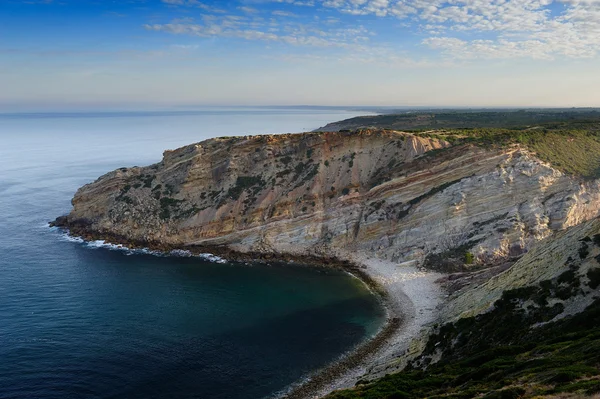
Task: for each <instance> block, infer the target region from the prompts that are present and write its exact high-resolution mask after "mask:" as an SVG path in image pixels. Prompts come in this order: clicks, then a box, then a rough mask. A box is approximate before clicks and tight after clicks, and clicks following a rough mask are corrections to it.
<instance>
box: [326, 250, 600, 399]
mask: <svg viewBox="0 0 600 399" xmlns="http://www.w3.org/2000/svg"><path fill="white" fill-rule="evenodd" d="M584 255H585V256H587V255H586V254H584ZM586 276H587V277H586ZM599 285H600V268H594V269H591V270H590V271H589V272H588V273H587V274H584V275H581V276H580V275H579V274H578V272H577V266H576V265H574V264H573V265H570V267H569V269H568V270H567V271H565V273H563V274H562V275H560V276H559V277H557V278H555V279H553V280H546V281H542V282H540V283H539V285H536V286H532V287H527V288H520V289H514V290H509V291H506V292H504V295H503V296H502V298H501V299H499V300H498V301H497V302H496V303H495V305H494V309H493V310H492V311H491V312H488V313H486V314H483V315H479V316H476V317H470V318H465V319H461V320H459V321H458V322H456V323H451V324H447V325H444V326H442V327H441V328H439V330H438V332H437V333H435V334H434V335H432V336H430V339H429V342H428V344H427V347H426V349H425V351H424V353H423V354H422V355H421V356H420V358H418V359H417V360H416V361H414V362H413V363H412V364H411V365H409V367H408V368H406V369H405V370H404V371H402V372H400V373H397V374H393V375H387V376H385V377H383V378H382V379H380V380H377V381H375V382H365V383H362V384H361V383H359V384H357V385H358V386H357V387H356V388H355V389H353V390H347V391H340V392H336V393H333V394H331V395H330V396H329V397H328V398H329V399H358V398H361V399H375V398H378V399H379V398H388V399H400V398H407V399H410V398H415V399H416V398H473V397H483V398H500V399H511V398H533V397H544V396H553V395H557V394H562V393H573V394H581V395H592V394H595V393H600V297H598V296H596V298H595V302H594V303H593V304H592V305H590V306H589V307H588V308H587V309H586V310H585V311H584V312H582V313H580V314H578V315H576V316H573V317H570V318H566V319H562V320H560V321H556V322H552V323H547V322H548V321H550V320H551V319H553V318H554V317H555V316H556V315H557V314H560V313H561V312H562V310H563V308H562V304H561V303H560V302H558V301H557V298H558V299H560V298H565V299H566V298H569V297H571V296H573V295H578V293H580V292H581V289H582V288H585V289H588V287H589V288H591V289H597V288H598V286H599ZM584 286H586V287H584ZM544 323H547V324H544ZM540 324H541V326H540ZM435 355H437V356H441V360H440V361H439V362H438V363H435V364H429V363H430V362H431V359H432V358H434V356H435Z"/></svg>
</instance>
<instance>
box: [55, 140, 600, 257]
mask: <svg viewBox="0 0 600 399" xmlns="http://www.w3.org/2000/svg"><path fill="white" fill-rule="evenodd" d="M599 211H600V184H599V182H598V181H584V180H582V179H578V178H575V177H572V176H567V175H564V174H563V173H561V172H560V171H558V170H556V169H554V168H552V167H551V166H550V165H548V164H545V163H543V162H542V161H540V160H539V159H537V158H536V157H535V156H534V154H532V153H530V152H528V151H527V150H526V149H523V148H520V147H518V146H513V147H509V148H495V149H484V148H481V147H477V146H474V145H469V144H461V145H455V146H452V145H450V143H448V142H446V141H444V140H442V139H439V138H426V137H423V136H417V135H413V134H408V133H403V132H396V131H383V130H375V131H374V130H361V131H356V132H334V133H304V134H284V135H264V136H245V137H226V138H217V139H210V140H206V141H203V142H201V143H198V144H193V145H189V146H186V147H183V148H180V149H177V150H175V151H166V152H165V153H164V158H163V160H162V161H161V162H160V163H157V164H155V165H151V166H148V167H141V168H140V167H134V168H122V169H119V170H116V171H114V172H110V173H108V174H106V175H104V176H102V177H100V178H99V179H98V180H96V181H95V182H93V183H91V184H88V185H86V186H84V187H82V188H81V189H79V190H78V192H77V193H76V195H75V197H74V199H73V210H72V211H71V213H70V214H69V215H68V216H66V217H63V218H59V219H58V220H57V224H59V225H63V226H66V227H70V228H72V229H74V230H75V232H79V233H86V234H88V235H91V236H95V237H97V238H104V237H122V238H123V239H125V240H127V241H131V242H137V243H150V244H151V243H161V244H163V245H168V246H172V247H186V246H190V245H196V246H210V247H215V246H225V247H228V248H231V249H234V250H236V251H241V252H246V251H261V252H263V253H269V252H273V253H289V254H294V255H302V254H305V253H310V254H336V253H338V252H342V251H343V252H347V251H353V252H358V253H367V254H369V255H371V256H376V257H379V258H382V259H387V260H391V261H401V260H402V261H406V260H419V261H422V260H423V259H424V257H425V256H426V255H427V254H431V253H442V254H443V253H444V252H445V251H449V250H453V249H456V248H459V249H461V250H465V251H469V252H470V253H472V254H473V255H474V257H475V260H476V262H477V261H479V262H493V261H500V260H503V259H506V258H509V257H513V256H518V255H521V254H523V253H524V252H526V251H528V250H529V249H530V248H531V246H532V245H533V244H534V243H535V242H536V241H538V240H541V239H544V238H546V237H548V236H550V235H551V234H552V233H553V232H555V231H560V230H563V229H565V228H567V227H569V226H573V225H576V224H579V223H581V222H583V221H586V220H589V219H591V218H593V217H595V216H597V215H598V214H599Z"/></svg>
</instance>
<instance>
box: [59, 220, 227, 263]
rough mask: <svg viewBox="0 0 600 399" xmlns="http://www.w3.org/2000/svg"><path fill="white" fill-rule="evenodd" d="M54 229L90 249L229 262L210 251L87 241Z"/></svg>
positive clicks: (62, 239) (64, 239)
mask: <svg viewBox="0 0 600 399" xmlns="http://www.w3.org/2000/svg"><path fill="white" fill-rule="evenodd" d="M51 229H52V230H55V231H60V234H59V235H58V237H59V239H60V240H61V241H66V242H72V243H76V244H80V245H83V246H85V247H87V248H89V249H106V250H109V251H121V252H124V253H125V255H127V256H131V255H152V256H160V257H169V256H170V257H178V258H192V257H195V258H200V259H202V260H205V261H208V262H212V263H227V260H226V259H223V258H221V257H219V256H216V255H213V254H210V253H202V254H198V255H194V254H193V253H192V252H191V251H188V250H184V249H174V250H172V251H169V252H161V251H155V250H152V249H149V248H129V247H126V246H125V245H122V244H112V243H110V242H107V241H105V240H94V241H86V240H84V239H83V238H81V237H78V236H72V235H71V234H69V233H68V232H64V231H61V230H60V229H59V228H57V227H51Z"/></svg>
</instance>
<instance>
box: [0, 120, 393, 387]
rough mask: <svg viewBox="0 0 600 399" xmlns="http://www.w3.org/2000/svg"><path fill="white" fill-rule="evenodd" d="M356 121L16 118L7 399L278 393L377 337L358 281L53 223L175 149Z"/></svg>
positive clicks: (8, 207) (9, 165)
mask: <svg viewBox="0 0 600 399" xmlns="http://www.w3.org/2000/svg"><path fill="white" fill-rule="evenodd" d="M349 116H352V115H349V114H347V113H342V112H341V111H340V112H338V113H335V114H331V111H328V113H325V112H318V111H315V110H312V111H306V110H304V111H297V112H291V111H286V110H272V111H269V112H266V113H265V112H262V113H258V114H256V115H254V114H252V115H248V114H247V113H239V114H238V113H236V112H235V110H228V112H225V113H221V114H218V113H215V114H212V113H208V114H198V115H169V116H168V117H165V116H161V115H154V116H153V115H135V116H124V117H120V118H114V117H106V118H105V117H98V118H89V117H77V116H76V115H64V116H63V117H61V118H46V117H35V116H34V115H30V116H28V117H27V118H19V117H15V116H14V115H12V116H10V117H5V118H3V117H2V116H0V398H262V397H268V396H270V395H272V394H273V393H275V392H278V391H280V390H282V389H284V388H285V387H286V386H288V385H289V384H291V383H293V382H294V381H297V380H298V379H300V378H302V377H303V376H306V375H307V373H310V372H311V371H313V370H315V369H317V368H319V367H322V366H323V365H325V364H327V363H328V362H330V361H332V360H333V359H335V358H336V357H338V356H339V355H340V354H342V353H343V352H345V351H347V350H348V349H350V348H351V347H353V346H354V345H356V344H358V343H360V342H361V341H363V340H364V339H365V338H366V337H368V336H370V335H372V334H374V333H375V332H376V330H377V328H378V327H379V326H380V324H381V322H382V316H383V315H382V311H381V309H380V308H379V306H378V304H377V301H376V300H375V298H374V297H373V296H372V295H371V294H370V293H369V292H368V290H367V289H366V288H365V287H364V286H363V285H362V284H361V283H360V282H359V281H357V280H356V279H354V278H352V277H351V276H348V275H346V274H344V273H342V272H337V271H332V270H326V269H316V268H309V267H305V266H289V265H270V266H269V265H261V264H253V265H244V264H235V263H226V264H217V263H211V262H208V261H205V260H202V259H200V258H185V257H158V256H153V255H148V254H132V253H131V252H127V251H118V250H110V249H107V248H103V247H98V246H94V245H91V246H90V245H87V244H85V243H78V242H74V241H73V240H69V239H67V238H66V237H65V236H64V234H63V233H62V232H60V231H59V230H57V229H50V228H48V227H46V225H45V224H46V222H47V221H49V220H52V219H53V218H55V217H56V216H58V215H61V214H64V213H67V212H68V211H69V208H70V204H69V201H70V198H71V197H72V195H73V193H74V191H75V190H76V189H77V188H78V187H79V186H81V185H82V184H85V183H87V182H89V181H91V180H93V179H95V178H96V177H98V176H99V175H101V174H103V173H105V172H107V171H110V170H112V169H115V168H117V167H121V166H132V165H134V164H138V165H142V164H149V163H153V162H156V161H158V160H159V159H160V154H161V152H162V150H164V149H166V148H175V147H177V146H179V145H182V144H186V143H192V142H196V141H200V140H202V139H204V138H207V137H210V136H216V135H222V134H232V133H240V134H250V133H259V132H278V131H300V130H302V129H303V128H315V127H318V126H320V125H323V124H325V123H327V122H330V121H334V120H337V119H343V118H345V117H349ZM261 126H262V127H261Z"/></svg>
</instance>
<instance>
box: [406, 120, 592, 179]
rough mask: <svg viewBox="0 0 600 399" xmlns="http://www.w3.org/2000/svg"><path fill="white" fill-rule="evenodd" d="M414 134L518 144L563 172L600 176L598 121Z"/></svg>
mask: <svg viewBox="0 0 600 399" xmlns="http://www.w3.org/2000/svg"><path fill="white" fill-rule="evenodd" d="M417 134H420V135H433V136H439V137H443V138H446V139H447V140H449V141H451V142H453V143H461V142H472V143H474V144H477V145H481V146H487V147H489V146H495V145H500V146H507V145H511V144H520V145H522V146H524V147H526V148H528V149H529V150H531V151H533V152H535V153H536V155H537V156H538V157H539V158H540V159H542V160H543V161H546V162H549V163H550V164H552V165H553V166H554V167H556V168H557V169H560V170H562V171H563V172H565V173H568V174H571V175H577V176H583V177H585V178H598V177H600V122H570V123H551V124H547V125H542V126H536V127H534V128H515V129H499V128H498V129H496V128H473V129H447V130H440V131H436V132H421V133H417Z"/></svg>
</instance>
